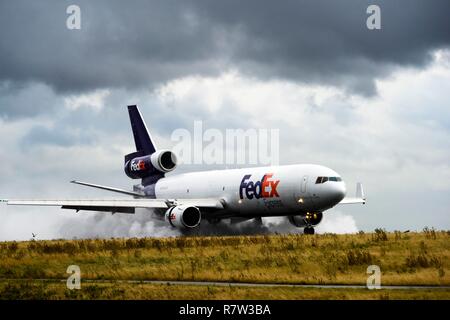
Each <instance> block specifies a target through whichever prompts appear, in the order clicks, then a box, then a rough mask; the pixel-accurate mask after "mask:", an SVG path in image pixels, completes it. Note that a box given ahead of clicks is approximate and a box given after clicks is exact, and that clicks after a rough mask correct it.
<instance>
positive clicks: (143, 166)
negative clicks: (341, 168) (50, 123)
mask: <svg viewBox="0 0 450 320" xmlns="http://www.w3.org/2000/svg"><path fill="white" fill-rule="evenodd" d="M128 113H129V116H130V121H131V128H132V131H133V136H134V142H135V144H136V151H135V152H133V153H130V154H127V155H126V156H125V161H124V162H125V164H124V170H125V173H126V175H127V176H128V177H129V178H131V179H140V180H141V183H140V184H138V185H135V186H134V188H133V191H128V190H123V189H117V188H112V187H107V186H102V185H98V184H92V183H86V182H81V181H72V183H76V184H80V185H84V186H89V187H94V188H99V189H103V190H108V191H112V192H117V193H122V194H126V195H129V196H131V197H132V198H130V199H113V200H105V199H103V200H95V199H85V200H36V199H33V200H5V201H6V202H7V204H8V205H35V206H60V207H61V208H63V209H74V210H77V211H79V210H90V211H104V212H112V213H117V212H121V213H128V214H133V213H135V210H136V208H147V209H152V210H153V211H154V212H155V213H156V214H158V215H160V216H161V217H165V219H166V221H167V223H169V224H170V225H171V226H172V227H174V228H180V229H184V230H188V229H194V228H196V227H198V226H199V225H200V223H201V222H202V221H204V220H207V221H208V222H210V223H217V222H219V221H221V220H222V219H227V218H232V219H234V220H235V221H245V220H249V219H255V220H256V221H261V220H260V219H261V217H274V216H285V217H287V218H288V219H289V222H290V223H292V224H293V225H294V226H296V227H299V228H304V233H306V234H314V227H315V226H317V225H318V224H319V223H320V222H321V221H322V218H323V213H324V212H325V211H326V210H328V209H330V208H332V207H334V206H336V205H338V204H352V203H355V204H356V203H360V204H364V203H365V201H366V199H365V197H364V193H363V188H362V185H361V184H360V183H357V185H356V195H355V197H352V198H348V197H346V188H345V183H344V181H343V180H342V178H341V176H340V175H339V174H338V173H337V172H335V171H333V170H331V169H330V168H327V167H324V166H320V165H314V164H296V165H286V166H269V167H255V168H244V169H231V170H210V171H201V172H191V173H183V174H178V175H175V174H172V175H170V176H167V177H166V174H167V173H168V172H172V171H173V170H175V169H176V167H177V157H176V155H175V154H174V153H173V152H172V151H170V150H166V149H159V148H157V147H156V145H155V143H154V141H153V139H152V137H151V135H150V133H149V131H148V129H147V126H146V124H145V122H144V120H143V118H142V115H141V113H140V111H139V109H138V107H137V106H128Z"/></svg>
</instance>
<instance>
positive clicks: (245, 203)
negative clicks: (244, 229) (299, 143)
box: [155, 164, 346, 216]
mask: <svg viewBox="0 0 450 320" xmlns="http://www.w3.org/2000/svg"><path fill="white" fill-rule="evenodd" d="M318 177H333V178H336V177H338V181H334V180H335V179H332V180H331V181H327V182H325V183H316V180H317V178H318ZM345 193H346V189H345V183H344V182H343V181H342V180H341V178H340V176H339V174H337V173H336V172H335V171H333V170H331V169H329V168H327V167H324V166H320V165H312V164H298V165H286V166H272V167H256V168H243V169H231V170H213V171H201V172H191V173H183V174H179V175H173V176H169V177H165V178H162V179H160V180H158V182H157V183H156V185H155V196H156V198H162V199H190V198H192V199H199V198H215V199H220V200H221V201H222V203H223V204H224V207H225V208H226V209H227V210H229V211H231V212H239V213H241V214H242V215H252V216H253V215H258V216H281V215H295V214H303V213H306V212H315V211H320V212H322V211H324V210H327V209H329V208H331V207H333V206H335V205H336V204H338V203H339V202H340V201H341V200H342V199H343V198H344V197H345Z"/></svg>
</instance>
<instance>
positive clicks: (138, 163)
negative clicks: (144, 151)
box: [130, 160, 145, 171]
mask: <svg viewBox="0 0 450 320" xmlns="http://www.w3.org/2000/svg"><path fill="white" fill-rule="evenodd" d="M130 169H131V171H140V170H145V161H144V160H133V161H131V165H130Z"/></svg>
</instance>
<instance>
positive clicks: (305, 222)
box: [289, 212, 323, 227]
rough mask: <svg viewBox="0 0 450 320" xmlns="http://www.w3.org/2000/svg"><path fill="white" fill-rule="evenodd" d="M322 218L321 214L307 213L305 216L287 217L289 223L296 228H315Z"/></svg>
mask: <svg viewBox="0 0 450 320" xmlns="http://www.w3.org/2000/svg"><path fill="white" fill-rule="evenodd" d="M322 218H323V214H322V212H307V213H306V214H305V215H298V216H289V222H290V223H291V224H292V225H294V226H296V227H306V226H316V225H318V224H319V223H320V221H322Z"/></svg>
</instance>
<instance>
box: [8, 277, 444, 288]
mask: <svg viewBox="0 0 450 320" xmlns="http://www.w3.org/2000/svg"><path fill="white" fill-rule="evenodd" d="M0 281H43V282H58V281H61V282H66V281H67V279H0ZM83 282H85V283H130V284H165V285H187V286H222V287H286V288H319V289H367V286H365V285H353V284H350V285H345V284H288V283H249V282H215V281H167V280H93V279H85V280H83V279H81V283H83ZM380 289H385V290H450V286H417V285H416V286H383V285H381V288H380Z"/></svg>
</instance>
